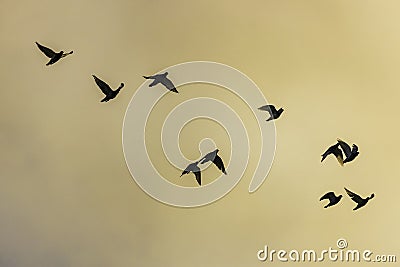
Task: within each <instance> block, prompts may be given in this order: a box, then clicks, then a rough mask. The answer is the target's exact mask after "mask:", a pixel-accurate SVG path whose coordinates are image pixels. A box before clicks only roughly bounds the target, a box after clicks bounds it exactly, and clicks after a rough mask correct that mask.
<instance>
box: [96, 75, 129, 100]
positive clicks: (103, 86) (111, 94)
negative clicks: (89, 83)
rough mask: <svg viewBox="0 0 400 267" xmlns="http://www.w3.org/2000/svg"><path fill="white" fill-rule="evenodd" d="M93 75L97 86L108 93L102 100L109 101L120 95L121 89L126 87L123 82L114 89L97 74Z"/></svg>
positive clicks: (104, 92)
mask: <svg viewBox="0 0 400 267" xmlns="http://www.w3.org/2000/svg"><path fill="white" fill-rule="evenodd" d="M92 76H93V78H94V81H95V82H96V84H97V86H98V87H99V88H100V90H101V91H102V92H103V94H105V95H106V96H105V97H104V98H103V99H102V100H101V102H108V101H109V100H111V99H113V98H115V97H116V96H117V95H118V93H119V91H120V90H121V89H122V88H123V87H124V83H121V84H120V85H119V87H118V88H117V89H116V90H113V89H111V87H110V86H109V85H108V84H107V83H105V82H104V81H102V80H100V79H99V78H97V77H96V75H92Z"/></svg>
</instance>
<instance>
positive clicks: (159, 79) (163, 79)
mask: <svg viewBox="0 0 400 267" xmlns="http://www.w3.org/2000/svg"><path fill="white" fill-rule="evenodd" d="M167 75H168V72H165V73H162V74H156V75H153V76H143V78H145V79H151V80H154V81H153V82H152V83H151V84H149V87H153V86H155V85H157V84H159V83H161V84H162V85H164V86H165V87H166V88H167V89H168V90H170V91H172V92H174V93H179V92H178V90H176V88H175V85H174V84H173V83H172V81H171V80H170V79H168V78H167Z"/></svg>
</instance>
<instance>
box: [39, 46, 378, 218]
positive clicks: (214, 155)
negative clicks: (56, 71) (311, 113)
mask: <svg viewBox="0 0 400 267" xmlns="http://www.w3.org/2000/svg"><path fill="white" fill-rule="evenodd" d="M36 45H37V47H38V48H39V49H40V51H42V52H43V54H45V55H46V56H47V57H48V58H50V60H49V62H47V64H46V66H49V65H52V64H54V63H56V62H58V61H59V60H60V59H61V58H64V57H66V56H68V55H71V54H73V51H70V52H68V53H65V52H64V51H60V52H55V51H53V50H52V49H50V48H48V47H45V46H43V45H41V44H39V43H38V42H36ZM92 76H93V78H94V81H95V83H96V84H97V86H98V87H99V88H100V90H101V91H102V92H103V94H104V95H105V97H104V98H103V99H102V100H101V102H108V101H110V100H111V99H114V98H115V97H116V96H117V95H118V93H119V92H120V90H121V89H122V88H123V87H124V83H121V84H120V85H119V87H118V88H117V89H115V90H113V89H112V88H111V87H110V86H109V85H108V84H107V83H106V82H104V81H103V80H101V79H100V78H98V77H97V76H96V75H92ZM167 76H168V72H165V73H162V74H156V75H153V76H143V78H145V79H149V80H153V82H152V83H150V84H149V87H153V86H155V85H157V84H162V85H163V86H164V87H165V88H166V89H168V90H169V91H171V92H174V93H179V92H178V90H177V89H176V87H175V85H174V84H173V82H172V81H171V80H170V79H168V78H167ZM258 109H259V110H260V111H267V112H268V113H269V115H270V117H269V118H268V119H267V120H266V121H272V120H275V119H278V118H279V117H280V116H281V115H282V112H283V111H284V109H283V108H280V109H276V107H275V106H274V105H265V106H261V107H259V108H258ZM218 152H219V150H218V149H216V150H214V151H212V152H209V153H208V154H206V155H205V156H204V157H202V158H201V159H200V160H198V161H196V162H193V163H190V164H189V165H188V166H187V167H186V168H185V170H183V172H182V174H181V177H182V176H183V175H185V174H188V173H190V172H192V173H193V174H194V175H195V177H196V181H197V183H198V184H199V186H201V184H202V181H201V170H200V168H199V166H198V164H205V163H207V162H212V163H213V164H214V165H215V166H217V168H218V169H219V170H221V172H222V173H224V174H225V175H226V174H227V172H226V170H225V166H224V162H223V161H222V159H221V157H220V156H218ZM343 153H344V155H345V156H346V158H345V159H343ZM331 154H332V155H334V156H335V157H336V159H337V160H338V162H339V164H340V165H342V166H343V165H344V164H345V163H348V162H351V161H353V160H354V159H355V158H356V157H357V156H358V154H359V152H358V147H357V146H356V145H355V144H353V146H352V148H350V146H349V145H348V144H347V143H346V142H344V141H342V140H340V139H338V140H337V143H336V144H334V145H332V146H330V147H329V148H328V149H327V150H326V151H325V153H324V154H322V159H321V162H322V161H324V159H325V158H326V157H327V156H329V155H331ZM344 189H345V191H346V193H347V194H348V196H349V197H350V198H351V199H352V200H353V201H354V202H356V203H357V206H356V207H355V208H354V209H353V210H357V209H359V208H361V207H363V206H365V205H366V204H367V203H368V201H369V200H370V199H372V198H373V197H374V196H375V195H374V194H371V196H369V197H366V198H362V197H361V196H359V195H357V194H356V193H354V192H352V191H350V190H348V189H347V188H344ZM341 198H342V195H338V196H336V195H335V193H334V192H327V193H326V194H324V195H323V196H322V197H321V198H320V201H321V200H325V199H326V200H329V203H328V204H327V205H326V206H325V207H324V208H328V207H331V206H334V205H336V204H337V203H339V202H340V200H341Z"/></svg>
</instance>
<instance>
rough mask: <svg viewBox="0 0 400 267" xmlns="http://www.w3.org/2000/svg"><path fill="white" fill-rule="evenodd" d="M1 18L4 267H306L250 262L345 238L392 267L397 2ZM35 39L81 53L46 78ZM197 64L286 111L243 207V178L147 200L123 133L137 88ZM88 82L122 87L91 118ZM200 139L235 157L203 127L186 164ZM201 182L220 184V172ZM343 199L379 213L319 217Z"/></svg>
mask: <svg viewBox="0 0 400 267" xmlns="http://www.w3.org/2000/svg"><path fill="white" fill-rule="evenodd" d="M1 6H2V8H1V11H0V30H1V35H0V47H1V50H0V51H1V52H0V53H1V63H0V67H1V82H2V90H1V99H2V104H1V105H0V112H1V114H2V116H0V148H1V151H2V153H1V154H0V162H1V168H0V177H1V186H0V218H1V219H0V266H1V267H3V266H4V267H14V266H15V267H20V266H30V267H39V266H57V267H69V266H74V267H81V266H82V267H88V266H96V267H102V266H104V267H106V266H107V267H108V266H117V267H131V266H165V267H169V266H171V267H180V266H182V267H183V266H191V267H204V266H207V267H213V266H216V267H217V266H218V267H219V266H235V267H236V266H271V265H272V264H273V265H274V266H281V265H282V266H283V265H288V264H290V265H293V266H309V265H310V263H280V262H274V263H271V262H259V261H258V260H257V256H256V253H257V251H258V250H260V249H262V248H263V247H264V245H268V246H269V247H270V248H271V249H276V250H279V249H285V250H287V251H290V250H292V249H298V250H302V249H314V250H317V251H320V250H323V249H327V248H329V247H336V241H337V240H338V239H339V238H345V239H346V240H347V242H348V243H349V249H359V250H364V249H369V250H372V251H374V253H375V254H397V256H398V257H399V256H400V253H399V250H398V248H399V247H400V234H399V231H398V226H399V223H400V217H399V213H398V210H397V205H396V203H397V202H398V201H399V200H400V199H399V194H398V188H399V185H400V182H399V178H398V177H399V174H400V165H399V164H398V151H399V149H400V145H399V143H398V136H400V127H399V126H398V118H397V117H398V114H399V112H398V99H399V98H400V90H399V88H400V80H399V78H398V77H399V75H398V73H397V72H398V71H399V69H400V52H399V51H400V50H399V47H400V32H399V25H400V17H399V16H398V14H399V11H400V3H399V2H398V1H389V0H388V1H372V0H357V1H356V0H351V1H348V0H346V1H345V0H335V1H333V0H328V1H318V0H314V1H311V0H308V1H305V0H304V1H294V0H292V1H286V0H281V1H269V0H259V1H252V0H250V1H241V2H233V1H225V0H224V1H209V0H207V1H196V2H194V1H175V0H171V1H156V0H140V1H138V0H135V1H125V0H122V1H103V2H99V1H87V0H83V1H75V0H73V1H69V2H65V1H63V2H62V1H58V0H52V1H41V2H37V1H11V0H2V1H1ZM35 41H38V42H40V43H42V44H44V45H47V46H49V47H51V48H53V49H54V50H57V51H59V50H64V51H70V50H73V51H74V54H73V55H71V56H68V57H66V58H64V59H62V60H61V61H60V62H57V63H56V64H54V65H53V66H50V67H46V66H45V63H46V62H47V61H48V59H47V58H45V56H44V55H43V54H42V53H41V52H40V51H39V50H38V49H37V47H36V46H35V44H34V42H35ZM193 60H209V61H215V62H221V63H224V64H227V65H230V66H232V67H234V68H236V69H238V70H240V71H242V72H243V73H245V74H246V75H248V76H249V77H250V78H251V79H252V80H253V81H254V82H255V83H256V84H257V85H258V86H259V87H260V88H261V90H262V91H263V93H264V95H265V96H266V98H267V99H268V101H269V102H270V103H273V104H276V105H277V106H279V107H281V106H282V107H284V108H285V112H284V113H283V115H282V116H281V118H280V119H279V120H277V121H276V131H277V149H276V155H275V161H274V163H273V166H272V169H271V172H270V174H269V176H268V178H267V180H266V181H265V182H264V184H263V185H262V186H261V188H260V189H259V190H258V191H256V192H255V193H253V194H249V193H248V191H247V189H248V185H249V183H250V180H251V178H252V169H254V168H255V166H254V164H253V163H249V164H250V167H249V169H248V170H246V173H245V175H244V176H243V178H242V180H241V181H240V183H239V184H238V186H237V187H235V189H233V190H232V192H231V193H229V194H228V195H227V196H226V197H224V198H222V199H221V200H219V201H217V202H215V203H213V204H211V205H207V206H204V207H200V208H192V209H184V208H176V207H172V206H168V205H164V204H161V203H160V202H158V201H156V200H154V199H153V198H151V197H149V196H148V195H147V194H146V193H144V192H143V191H142V190H141V189H140V188H139V186H138V185H137V184H136V183H135V182H134V180H133V179H132V177H131V175H130V173H129V171H128V169H127V167H126V164H125V159H124V154H123V151H122V144H121V143H122V140H121V135H122V123H123V118H124V115H125V110H126V108H127V106H128V104H129V101H130V99H131V98H132V96H133V94H134V93H135V90H136V89H137V88H139V86H140V85H141V84H142V83H143V82H144V79H143V78H142V75H150V74H154V73H156V72H159V71H161V70H162V69H164V68H166V67H168V66H171V65H175V64H178V63H182V62H187V61H193ZM92 74H96V75H97V76H98V77H100V78H102V79H104V80H105V81H106V82H108V83H109V84H110V85H111V87H113V88H116V87H117V86H118V85H119V83H120V82H124V83H125V87H124V89H123V90H122V91H121V92H120V94H119V95H118V97H117V98H116V99H114V100H112V101H110V102H108V103H100V100H101V99H102V98H103V96H102V94H101V92H100V90H99V89H98V88H97V87H96V85H95V83H94V81H93V79H92V77H91V75H92ZM196 86H197V87H198V88H204V90H203V91H202V92H203V94H206V93H207V92H210V94H213V97H215V98H218V99H224V98H225V99H226V98H229V99H228V100H229V101H230V103H231V104H232V105H233V108H236V109H235V110H236V112H238V113H241V112H242V113H244V116H246V114H247V113H248V110H247V109H245V108H243V107H242V104H241V103H240V102H238V101H237V100H235V99H234V97H232V95H229V97H227V96H225V95H224V93H226V92H225V91H224V90H218V91H215V90H214V91H213V90H212V88H217V87H213V86H208V87H207V86H206V85H188V86H187V88H190V87H194V89H195V87H196ZM184 88H185V87H182V88H181V89H180V90H182V91H184V90H185V89H184ZM192 89H193V88H192ZM149 90H164V89H163V88H161V87H154V88H151V89H149ZM207 90H208V91H207ZM191 94H193V96H196V90H193V91H191V93H190V94H189V93H188V94H187V95H186V96H189V95H191ZM172 97H173V96H171V95H168V96H166V97H165V99H164V100H165V101H164V102H163V103H160V114H162V111H163V109H165V110H169V109H171V104H168V101H175V100H173V99H172ZM228 100H227V101H228ZM235 101H236V102H235ZM246 112H247V113H246ZM152 116H153V120H152V121H151V124H150V126H151V125H154V126H151V127H154V129H155V130H159V129H160V125H159V124H157V123H158V122H159V121H162V120H160V119H159V118H157V116H156V115H154V114H153V115H152ZM205 128H206V129H208V132H205V131H202V129H205ZM153 135H154V136H155V138H158V137H157V132H156V133H155V134H154V133H153ZM193 135H194V137H193V138H195V140H196V141H195V149H193V147H191V146H190V145H191V144H192V142H193V141H192V140H191V138H192V136H193ZM205 136H210V137H211V138H214V140H215V141H216V142H217V143H218V146H219V147H220V148H222V149H221V153H220V154H221V156H223V157H224V156H225V157H227V156H228V155H229V153H230V147H229V144H228V137H227V135H226V133H225V132H224V131H223V128H221V127H220V126H218V125H216V124H214V123H211V122H209V121H195V122H193V123H192V124H191V125H187V127H186V128H184V130H183V132H182V138H183V140H182V144H181V145H182V150H183V152H184V154H185V155H186V156H187V157H188V158H190V159H193V160H195V159H196V158H197V157H199V156H200V155H199V154H198V150H197V144H198V141H199V140H201V138H203V137H205ZM336 138H342V139H344V140H345V141H348V142H349V143H351V144H352V143H355V144H357V145H358V146H359V149H360V155H359V157H358V158H357V159H356V160H355V161H354V162H351V163H349V164H347V165H345V166H344V167H340V166H339V165H338V163H337V162H336V160H335V159H334V158H333V157H328V158H327V159H326V161H324V163H323V164H321V163H320V155H321V154H322V153H323V152H324V150H325V149H326V148H327V147H328V146H330V145H332V144H333V143H335V140H336ZM157 144H159V143H154V144H153V145H152V147H151V149H149V151H150V152H152V154H151V153H150V154H151V158H152V160H153V161H154V162H156V163H157V164H158V168H160V169H161V172H164V173H165V175H166V176H168V177H169V180H170V181H174V179H175V178H174V177H175V176H176V175H178V176H179V174H180V171H179V170H176V169H174V168H172V167H171V166H168V162H166V160H165V157H164V155H162V154H161V153H160V152H162V150H161V149H160V145H157ZM228 164H229V162H226V165H228ZM252 164H253V165H252ZM206 172H207V173H208V175H209V177H216V176H217V175H218V171H217V170H216V168H210V169H208V170H207V171H206ZM228 172H229V166H228ZM204 175H206V174H204ZM178 176H177V178H176V181H175V182H176V183H177V184H179V185H181V186H195V181H194V178H193V177H190V176H192V175H191V174H190V175H187V176H186V177H185V178H184V179H178ZM208 182H210V180H209V181H208ZM344 186H346V187H347V188H349V189H351V190H353V191H355V192H357V193H359V194H360V195H362V196H364V197H366V196H368V195H370V194H371V193H372V192H373V193H375V198H374V199H373V200H371V201H370V203H368V205H367V206H366V207H364V208H362V209H360V210H358V211H356V212H353V211H352V208H353V207H354V206H355V203H354V202H352V201H351V200H350V199H349V198H348V197H347V196H344V197H343V199H342V201H341V202H340V203H339V204H338V205H337V206H334V207H332V208H329V209H323V206H324V205H325V202H324V203H322V202H319V201H318V200H319V198H320V197H321V196H322V195H323V194H324V193H326V192H328V191H335V192H336V193H339V194H343V195H344V194H345V192H344V190H343V187H344ZM313 264H318V265H319V266H333V265H334V263H331V262H329V261H325V262H321V263H313ZM362 264H363V263H358V264H357V263H356V264H350V263H349V264H348V265H356V266H361V265H362ZM343 265H346V264H345V263H343ZM394 265H395V264H393V263H392V264H390V263H386V264H379V263H375V264H374V266H394Z"/></svg>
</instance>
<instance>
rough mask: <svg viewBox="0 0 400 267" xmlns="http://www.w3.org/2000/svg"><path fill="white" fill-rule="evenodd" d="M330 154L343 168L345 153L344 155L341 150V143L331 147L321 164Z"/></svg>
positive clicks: (323, 156)
mask: <svg viewBox="0 0 400 267" xmlns="http://www.w3.org/2000/svg"><path fill="white" fill-rule="evenodd" d="M330 154H333V155H334V156H335V157H336V159H337V161H338V162H339V164H340V165H342V166H343V153H342V150H340V148H339V143H337V144H335V145H333V146H330V147H329V148H328V149H327V150H326V151H325V153H324V154H322V155H321V156H322V159H321V162H323V161H324V159H325V158H326V157H327V156H329V155H330Z"/></svg>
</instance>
